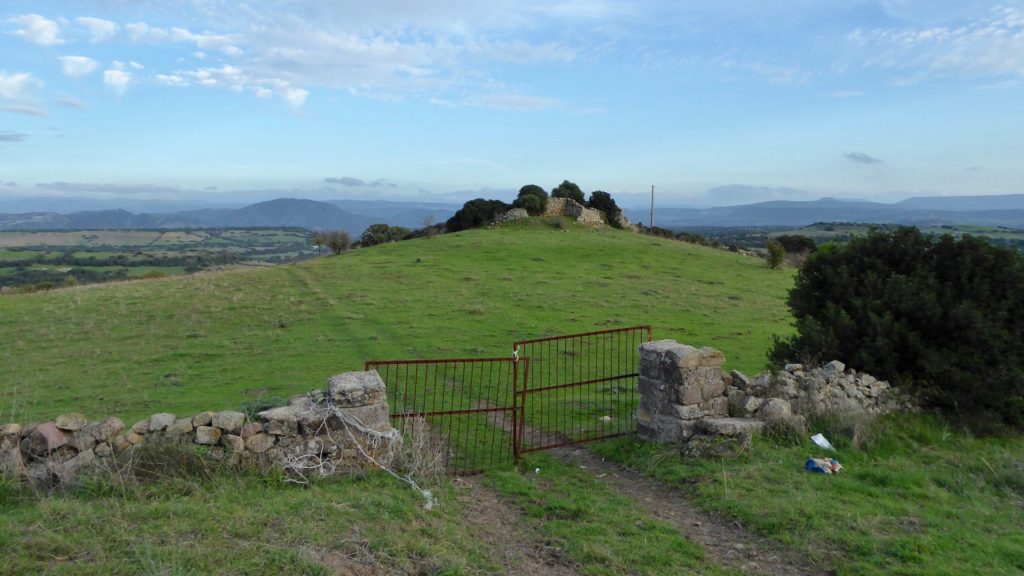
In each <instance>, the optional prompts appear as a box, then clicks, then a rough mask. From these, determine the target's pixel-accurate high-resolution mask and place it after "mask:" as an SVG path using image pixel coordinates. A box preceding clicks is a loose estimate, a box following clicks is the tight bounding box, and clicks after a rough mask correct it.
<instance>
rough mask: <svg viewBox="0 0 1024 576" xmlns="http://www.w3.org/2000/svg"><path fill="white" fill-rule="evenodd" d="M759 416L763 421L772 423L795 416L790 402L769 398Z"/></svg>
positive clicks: (758, 413) (759, 411)
mask: <svg viewBox="0 0 1024 576" xmlns="http://www.w3.org/2000/svg"><path fill="white" fill-rule="evenodd" d="M757 415H758V416H759V417H760V418H761V419H762V420H766V421H770V422H774V421H778V420H786V419H787V418H789V417H790V416H792V415H793V409H792V407H791V406H790V404H789V402H788V401H786V400H783V399H782V398H769V399H768V400H767V401H766V402H765V403H764V405H763V406H761V409H760V410H758V412H757Z"/></svg>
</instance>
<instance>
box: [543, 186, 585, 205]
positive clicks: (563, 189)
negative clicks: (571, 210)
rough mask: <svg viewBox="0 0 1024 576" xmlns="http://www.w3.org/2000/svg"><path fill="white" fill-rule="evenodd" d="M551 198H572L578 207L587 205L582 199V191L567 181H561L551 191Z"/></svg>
mask: <svg viewBox="0 0 1024 576" xmlns="http://www.w3.org/2000/svg"><path fill="white" fill-rule="evenodd" d="M551 197H552V198H572V199H573V200H575V201H576V202H578V203H579V205H580V206H583V205H585V204H586V203H587V201H586V199H585V198H584V197H583V190H580V187H579V186H577V185H576V184H575V183H573V182H569V181H568V180H563V181H562V183H561V184H559V185H558V186H556V187H555V189H554V190H552V191H551Z"/></svg>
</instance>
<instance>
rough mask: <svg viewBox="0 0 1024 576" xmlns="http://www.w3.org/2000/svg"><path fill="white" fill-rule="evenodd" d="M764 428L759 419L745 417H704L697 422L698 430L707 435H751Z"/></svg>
mask: <svg viewBox="0 0 1024 576" xmlns="http://www.w3.org/2000/svg"><path fill="white" fill-rule="evenodd" d="M762 428H764V422H762V421H760V420H748V419H746V418H705V419H703V420H701V421H700V422H699V423H698V424H697V429H698V431H699V432H701V433H703V434H706V435H708V436H730V437H736V436H747V437H749V436H751V435H753V434H755V433H757V432H760V431H761V429H762Z"/></svg>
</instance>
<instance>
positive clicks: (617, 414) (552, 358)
mask: <svg viewBox="0 0 1024 576" xmlns="http://www.w3.org/2000/svg"><path fill="white" fill-rule="evenodd" d="M650 340H651V327H650V326H633V327H631V328H617V329H613V330H602V331H599V332H586V333H583V334H570V335H567V336H552V337H549V338H537V339H534V340H521V341H519V342H516V343H515V344H514V345H513V349H514V350H515V351H516V353H517V355H518V356H520V357H524V358H530V365H529V378H528V379H526V378H524V379H523V380H522V383H521V385H520V386H519V388H518V392H519V399H518V402H517V405H518V412H519V418H520V420H519V422H520V426H519V427H518V431H519V443H518V448H519V452H518V453H517V456H518V454H522V453H524V452H533V451H535V450H546V449H549V448H557V447H560V446H568V445H571V444H581V443H584V442H593V441H595V440H602V439H605V438H614V437H615V436H622V435H623V434H630V433H633V432H635V431H636V408H637V384H638V380H639V373H638V372H637V370H638V366H639V348H640V344H643V343H644V342H649V341H650Z"/></svg>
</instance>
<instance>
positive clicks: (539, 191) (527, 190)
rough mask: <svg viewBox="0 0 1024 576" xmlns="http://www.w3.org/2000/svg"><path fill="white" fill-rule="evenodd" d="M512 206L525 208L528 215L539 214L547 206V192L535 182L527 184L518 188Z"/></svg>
mask: <svg viewBox="0 0 1024 576" xmlns="http://www.w3.org/2000/svg"><path fill="white" fill-rule="evenodd" d="M512 206H514V207H516V208H522V209H524V210H526V212H527V213H528V214H529V215H530V216H540V215H541V214H543V213H544V210H546V209H547V207H548V193H547V192H545V191H544V189H543V188H541V187H540V186H537V185H536V184H527V185H526V186H523V187H522V188H520V189H519V196H517V197H516V199H515V200H514V201H513V202H512Z"/></svg>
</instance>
